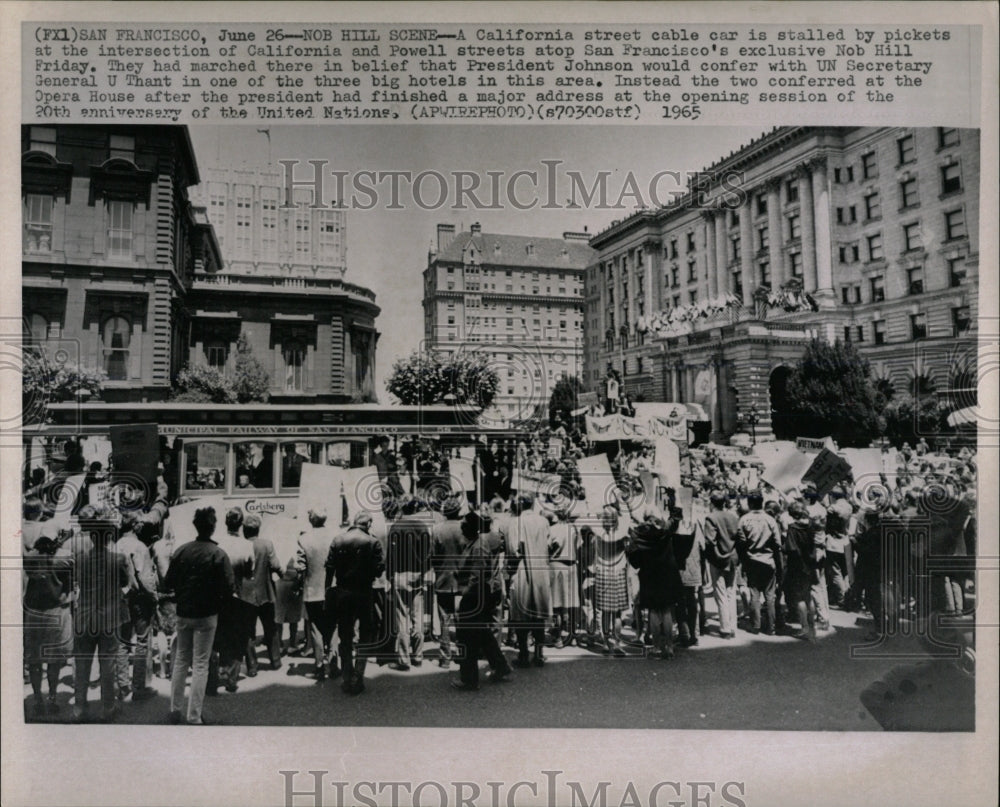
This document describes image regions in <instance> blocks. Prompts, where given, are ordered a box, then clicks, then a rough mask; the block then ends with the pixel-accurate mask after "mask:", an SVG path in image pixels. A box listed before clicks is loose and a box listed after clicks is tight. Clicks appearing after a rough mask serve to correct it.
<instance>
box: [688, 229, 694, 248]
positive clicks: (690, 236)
mask: <svg viewBox="0 0 1000 807" xmlns="http://www.w3.org/2000/svg"><path fill="white" fill-rule="evenodd" d="M687 251H688V252H694V251H695V245H694V233H688V234H687Z"/></svg>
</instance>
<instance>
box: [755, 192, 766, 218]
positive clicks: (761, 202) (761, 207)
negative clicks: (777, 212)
mask: <svg viewBox="0 0 1000 807" xmlns="http://www.w3.org/2000/svg"><path fill="white" fill-rule="evenodd" d="M766 213H767V196H766V195H765V194H763V193H758V194H757V215H758V216H763V215H765V214H766Z"/></svg>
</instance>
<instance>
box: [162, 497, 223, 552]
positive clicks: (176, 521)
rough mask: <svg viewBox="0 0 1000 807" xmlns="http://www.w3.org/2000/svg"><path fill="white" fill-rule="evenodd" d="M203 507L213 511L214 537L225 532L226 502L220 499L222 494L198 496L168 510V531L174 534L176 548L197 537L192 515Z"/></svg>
mask: <svg viewBox="0 0 1000 807" xmlns="http://www.w3.org/2000/svg"><path fill="white" fill-rule="evenodd" d="M203 507H211V508H213V509H214V510H215V518H216V526H215V535H216V536H218V535H219V534H220V533H224V532H225V531H226V524H225V518H226V501H225V499H223V498H222V494H221V493H220V494H217V495H214V496H198V497H197V498H195V499H192V500H191V501H189V502H184V503H183V504H175V505H173V506H172V507H171V508H170V516H169V518H170V529H171V530H172V531H173V533H174V541H175V542H176V544H177V546H180V545H181V544H186V543H187V542H188V541H193V540H194V539H195V538H197V537H198V532H197V530H195V528H194V514H195V513H196V512H197V511H198V510H201V509H202V508H203Z"/></svg>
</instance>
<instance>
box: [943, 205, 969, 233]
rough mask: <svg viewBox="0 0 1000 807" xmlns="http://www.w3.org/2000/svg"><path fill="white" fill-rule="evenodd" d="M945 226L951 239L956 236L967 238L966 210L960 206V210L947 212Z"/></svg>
mask: <svg viewBox="0 0 1000 807" xmlns="http://www.w3.org/2000/svg"><path fill="white" fill-rule="evenodd" d="M944 227H945V232H946V237H947V239H948V240H949V241H953V240H955V239H956V238H965V235H966V233H965V211H964V210H963V209H962V208H959V209H958V210H949V211H948V212H947V213H945V214H944Z"/></svg>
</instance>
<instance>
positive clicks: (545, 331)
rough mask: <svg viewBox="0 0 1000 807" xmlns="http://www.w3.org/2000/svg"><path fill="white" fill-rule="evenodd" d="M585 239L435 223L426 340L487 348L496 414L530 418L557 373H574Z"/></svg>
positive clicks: (447, 348)
mask: <svg viewBox="0 0 1000 807" xmlns="http://www.w3.org/2000/svg"><path fill="white" fill-rule="evenodd" d="M589 238H590V235H589V234H587V233H564V234H563V237H562V238H536V237H533V236H524V235H500V234H494V233H487V232H483V230H482V227H481V226H480V225H479V224H478V223H476V224H473V225H472V227H471V228H470V229H469V230H467V231H465V232H461V233H458V234H457V235H456V233H455V226H454V225H451V224H439V225H438V227H437V240H436V243H435V244H433V245H432V247H431V250H430V252H429V254H428V259H427V268H426V269H425V270H424V299H423V305H424V339H425V343H426V346H427V348H429V349H433V350H440V351H443V352H445V353H456V352H459V351H474V352H476V353H480V354H482V353H485V354H487V355H488V356H489V360H490V363H491V364H492V365H493V366H494V367H495V368H496V369H497V372H498V373H499V374H500V390H499V393H498V395H497V397H496V400H495V401H494V408H493V411H492V412H490V413H487V417H488V418H490V419H491V420H492V421H493V422H496V423H498V424H503V425H505V424H509V423H511V422H516V421H518V420H523V419H526V418H530V417H532V416H533V415H534V414H535V413H536V410H537V407H538V406H539V405H543V406H547V405H548V401H549V397H550V394H551V391H552V387H553V385H554V384H555V382H556V381H558V379H559V378H560V377H561V376H562V375H563V374H567V375H570V376H574V375H576V376H579V375H580V373H581V371H582V364H583V353H582V350H583V346H582V344H581V333H582V320H583V275H584V269H585V268H586V266H587V265H588V264H589V263H590V262H591V261H592V260H593V258H594V252H593V250H592V249H591V248H590V247H589V246H588V245H587V240H588V239H589Z"/></svg>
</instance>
